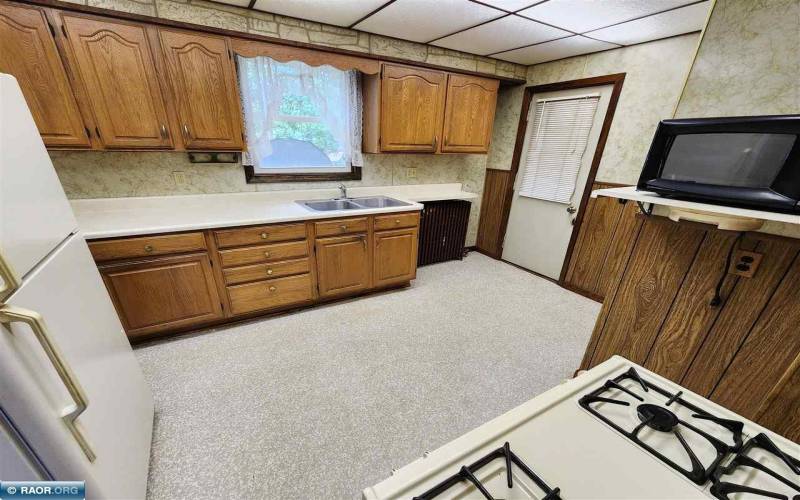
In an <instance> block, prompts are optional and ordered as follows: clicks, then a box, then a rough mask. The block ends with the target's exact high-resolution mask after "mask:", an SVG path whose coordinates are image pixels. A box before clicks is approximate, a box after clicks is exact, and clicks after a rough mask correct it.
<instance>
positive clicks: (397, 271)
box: [372, 228, 418, 287]
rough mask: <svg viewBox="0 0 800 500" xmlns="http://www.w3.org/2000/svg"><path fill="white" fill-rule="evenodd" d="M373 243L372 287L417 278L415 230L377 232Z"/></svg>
mask: <svg viewBox="0 0 800 500" xmlns="http://www.w3.org/2000/svg"><path fill="white" fill-rule="evenodd" d="M373 241H374V245H373V248H374V255H373V264H372V276H373V279H374V286H376V287H382V286H387V285H393V284H396V283H406V282H408V281H411V280H413V279H414V278H416V277H417V241H418V239H417V229H416V228H412V229H397V230H392V231H379V232H376V233H375V234H374V237H373Z"/></svg>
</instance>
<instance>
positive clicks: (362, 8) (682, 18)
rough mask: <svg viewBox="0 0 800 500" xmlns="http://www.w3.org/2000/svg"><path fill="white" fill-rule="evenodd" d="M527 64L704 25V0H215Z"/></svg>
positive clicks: (664, 36) (669, 34) (612, 47)
mask: <svg viewBox="0 0 800 500" xmlns="http://www.w3.org/2000/svg"><path fill="white" fill-rule="evenodd" d="M215 1H217V2H219V3H225V4H228V5H236V6H244V7H248V8H252V9H255V10H259V11H264V12H270V13H274V14H280V15H284V16H290V17H295V18H300V19H306V20H309V21H316V22H320V23H326V24H330V25H334V26H339V27H346V28H351V29H356V30H360V31H365V32H368V33H373V34H378V35H383V36H387V37H393V38H397V39H400V40H407V41H412V42H418V43H425V44H430V45H434V46H438V47H443V48H447V49H451V50H457V51H461V52H466V53H469V54H475V55H479V56H488V57H492V58H496V59H500V60H504V61H509V62H513V63H517V64H523V65H531V64H539V63H542V62H548V61H553V60H556V59H563V58H566V57H571V56H577V55H582V54H588V53H591V52H599V51H603V50H610V49H614V48H619V47H622V46H627V45H634V44H637V43H644V42H649V41H653V40H658V39H661V38H667V37H671V36H677V35H682V34H685V33H691V32H694V31H699V30H700V29H702V27H703V24H704V22H705V19H706V16H707V13H708V9H709V6H710V0H324V1H321V0H215Z"/></svg>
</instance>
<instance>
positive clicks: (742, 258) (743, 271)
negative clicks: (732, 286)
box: [728, 249, 764, 278]
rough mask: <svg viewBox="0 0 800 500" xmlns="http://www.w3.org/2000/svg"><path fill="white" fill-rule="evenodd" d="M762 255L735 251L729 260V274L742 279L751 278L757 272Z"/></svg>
mask: <svg viewBox="0 0 800 500" xmlns="http://www.w3.org/2000/svg"><path fill="white" fill-rule="evenodd" d="M763 258H764V254H762V253H758V252H750V251H747V250H741V249H739V250H736V251H735V252H733V258H732V259H731V267H730V269H728V272H729V273H730V274H735V275H736V276H741V277H743V278H752V277H753V276H755V274H756V271H757V270H758V266H759V264H761V259H763Z"/></svg>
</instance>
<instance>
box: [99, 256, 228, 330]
mask: <svg viewBox="0 0 800 500" xmlns="http://www.w3.org/2000/svg"><path fill="white" fill-rule="evenodd" d="M100 273H101V274H102V276H103V281H105V284H106V287H107V288H108V292H109V294H110V295H111V299H112V301H113V302H114V306H115V307H116V308H117V314H119V317H120V319H121V320H122V324H123V326H124V327H125V331H126V332H127V333H128V335H129V336H132V337H135V336H137V335H146V334H151V333H155V332H159V331H163V330H171V329H177V328H186V327H189V326H194V325H200V324H203V323H207V322H210V321H213V320H216V319H219V318H222V316H223V315H222V306H221V304H220V301H219V294H218V293H217V288H216V284H215V282H214V276H213V273H212V271H211V262H210V261H209V258H208V254H206V253H197V254H190V255H182V256H178V257H161V258H155V259H150V260H144V261H133V262H129V263H120V264H108V265H102V266H100Z"/></svg>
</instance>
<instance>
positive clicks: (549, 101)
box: [503, 85, 613, 279]
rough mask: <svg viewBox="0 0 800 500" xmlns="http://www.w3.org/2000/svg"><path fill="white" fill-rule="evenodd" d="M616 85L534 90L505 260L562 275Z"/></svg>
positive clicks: (531, 268)
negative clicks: (543, 91)
mask: <svg viewBox="0 0 800 500" xmlns="http://www.w3.org/2000/svg"><path fill="white" fill-rule="evenodd" d="M612 89H613V86H612V85H606V86H602V87H590V88H582V89H571V90H560V91H554V92H547V93H540V94H534V95H533V98H532V99H531V105H530V108H529V110H528V124H527V128H526V130H525V141H524V143H523V148H522V155H521V157H520V161H519V168H518V170H517V177H516V179H515V180H514V194H513V197H512V201H511V213H510V214H509V217H508V227H507V229H506V236H505V241H504V243H503V259H504V260H507V261H509V262H512V263H514V264H517V265H519V266H521V267H524V268H526V269H529V270H531V271H534V272H537V273H539V274H542V275H544V276H547V277H550V278H553V279H558V278H559V275H560V274H561V267H562V266H563V264H564V259H565V257H566V254H567V248H568V246H569V240H570V236H571V235H572V229H573V224H574V221H575V218H576V217H577V215H578V213H577V212H578V208H579V206H580V201H581V197H582V196H583V191H584V189H585V188H586V184H587V181H588V180H589V171H590V170H591V164H592V158H593V156H594V151H595V148H596V146H597V141H598V139H599V137H600V129H601V128H602V126H603V121H604V119H605V116H606V111H607V110H608V102H609V99H610V97H611V91H612Z"/></svg>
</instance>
